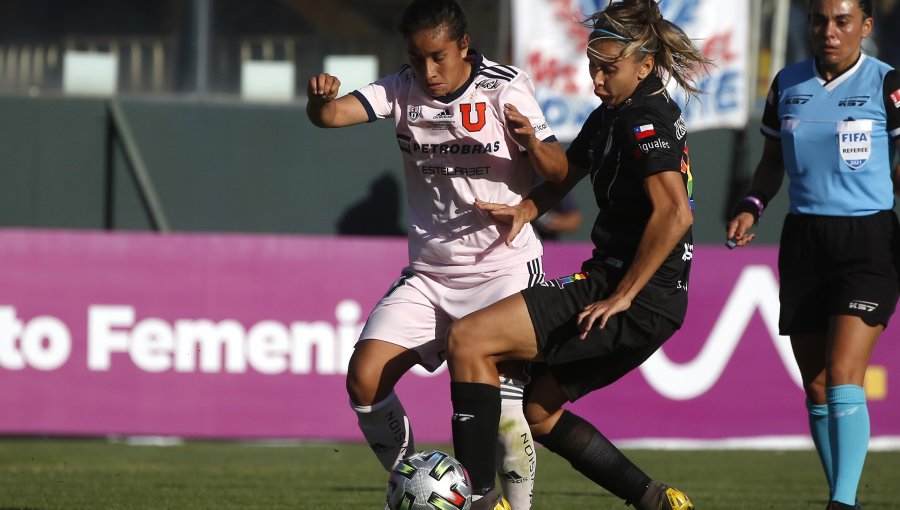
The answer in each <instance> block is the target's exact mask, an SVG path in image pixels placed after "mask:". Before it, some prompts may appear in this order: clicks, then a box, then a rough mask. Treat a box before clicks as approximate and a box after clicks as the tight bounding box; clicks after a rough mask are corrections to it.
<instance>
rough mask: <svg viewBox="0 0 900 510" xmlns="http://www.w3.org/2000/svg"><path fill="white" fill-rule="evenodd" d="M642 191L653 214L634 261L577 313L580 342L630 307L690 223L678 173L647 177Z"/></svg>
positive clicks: (686, 202)
mask: <svg viewBox="0 0 900 510" xmlns="http://www.w3.org/2000/svg"><path fill="white" fill-rule="evenodd" d="M644 189H645V190H646V192H647V195H648V196H649V197H650V202H651V203H652V204H653V213H652V214H651V215H650V220H649V221H648V222H647V227H646V228H645V229H644V233H643V234H642V235H641V241H640V243H639V244H638V249H637V253H635V255H634V261H633V262H632V264H631V266H630V267H629V268H628V271H626V272H625V276H623V277H622V281H621V282H619V285H618V286H617V287H616V290H615V291H614V292H613V294H612V295H611V296H610V297H609V298H607V299H604V300H602V301H597V302H595V303H592V304H590V305H588V306H587V307H585V309H584V311H582V312H581V313H580V314H578V327H579V329H580V330H581V338H582V339H584V338H585V337H587V333H588V331H590V330H591V329H592V328H593V327H594V326H595V325H597V326H598V327H600V328H604V327H605V326H606V322H607V320H609V318H610V317H612V316H613V315H615V314H617V313H619V312H623V311H625V310H627V309H629V308H630V307H631V302H632V301H633V300H634V297H635V296H636V295H637V293H638V292H639V291H640V290H641V289H642V288H644V285H646V284H647V282H648V281H650V278H651V277H652V276H653V274H654V273H655V272H656V270H657V269H659V267H660V266H661V265H662V263H663V262H664V261H665V260H666V257H668V256H669V253H671V252H672V249H673V248H675V245H676V244H677V243H678V242H679V241H680V240H681V238H682V237H683V236H684V234H685V233H687V231H688V229H689V228H691V224H693V222H694V215H693V213H691V205H690V203H689V202H688V198H687V193H686V192H685V189H684V182H683V181H682V178H681V174H680V173H679V172H675V171H669V172H660V173H658V174H654V175H651V176H650V177H648V178H646V179H644ZM598 321H599V323H598Z"/></svg>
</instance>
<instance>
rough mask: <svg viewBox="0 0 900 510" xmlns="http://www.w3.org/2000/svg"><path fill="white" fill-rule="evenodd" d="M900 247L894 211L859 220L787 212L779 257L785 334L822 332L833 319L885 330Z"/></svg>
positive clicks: (893, 302) (894, 298) (894, 292)
mask: <svg viewBox="0 0 900 510" xmlns="http://www.w3.org/2000/svg"><path fill="white" fill-rule="evenodd" d="M898 243H900V226H898V223H897V216H896V214H894V212H893V211H881V212H878V213H876V214H872V215H869V216H856V217H842V216H813V215H799V214H789V215H788V216H787V218H786V219H785V221H784V228H783V229H782V231H781V249H780V251H779V253H778V272H779V273H780V277H781V290H780V293H779V297H780V299H781V316H780V318H779V320H778V329H779V330H780V332H781V334H782V335H791V334H804V333H819V332H823V331H825V330H827V328H828V318H829V317H831V316H834V315H855V316H857V317H860V318H862V319H863V320H864V321H865V322H866V324H868V325H870V326H876V325H884V326H887V323H888V320H889V319H890V317H891V315H892V314H893V313H894V308H895V307H896V305H897V296H898V292H900V286H898V273H900V271H898V263H897V260H898Z"/></svg>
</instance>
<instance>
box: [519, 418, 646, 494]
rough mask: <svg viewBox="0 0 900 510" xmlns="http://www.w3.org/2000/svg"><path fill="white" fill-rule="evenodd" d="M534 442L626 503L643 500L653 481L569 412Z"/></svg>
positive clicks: (586, 423) (590, 427)
mask: <svg viewBox="0 0 900 510" xmlns="http://www.w3.org/2000/svg"><path fill="white" fill-rule="evenodd" d="M534 439H535V441H537V442H539V443H541V444H543V445H544V446H545V447H546V448H547V449H548V450H550V451H551V452H553V453H555V454H557V455H559V456H560V457H562V458H564V459H566V460H567V461H569V464H572V467H574V468H575V469H577V470H578V472H579V473H581V474H583V475H584V476H586V477H588V478H589V479H590V480H591V481H592V482H594V483H596V484H597V485H600V486H601V487H603V488H605V489H606V490H608V491H609V492H611V493H613V494H615V495H616V496H618V497H620V498H622V499H624V500H625V501H629V502H634V501H638V500H640V499H641V496H643V495H644V492H645V491H646V490H647V486H648V485H649V484H650V481H651V480H650V477H649V476H647V475H646V474H644V472H643V471H641V470H640V468H638V467H637V466H635V465H634V464H633V463H632V462H631V461H630V460H628V457H626V456H625V455H624V454H623V453H622V452H621V451H619V449H618V448H616V447H615V446H614V445H613V444H612V443H610V442H609V440H608V439H606V437H604V436H603V434H601V433H600V431H598V430H597V429H596V428H594V426H593V425H591V424H590V423H588V422H586V421H584V420H583V419H581V418H579V417H578V416H576V415H574V414H572V413H570V412H569V411H563V415H562V417H561V418H560V419H559V421H558V422H557V423H556V426H554V427H553V430H551V431H550V433H549V434H546V435H543V436H535V438H534Z"/></svg>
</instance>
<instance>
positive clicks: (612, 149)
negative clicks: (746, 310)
mask: <svg viewBox="0 0 900 510" xmlns="http://www.w3.org/2000/svg"><path fill="white" fill-rule="evenodd" d="M661 88H662V82H661V80H660V79H659V78H657V77H651V78H649V79H647V80H644V81H642V82H641V83H640V84H638V87H637V89H636V90H635V92H634V94H632V95H631V97H630V98H629V99H628V100H626V101H625V102H624V103H623V104H621V105H619V106H605V105H601V106H600V107H598V108H597V109H596V110H594V112H593V113H591V115H590V117H588V120H587V121H586V122H585V124H584V126H583V127H582V129H581V132H579V133H578V136H577V137H576V138H575V140H573V141H572V144H571V145H570V146H569V149H568V151H567V155H568V157H569V161H570V162H571V163H572V164H573V165H576V166H580V167H582V168H588V169H590V177H591V184H592V186H593V190H594V196H595V197H596V200H597V206H598V207H599V208H600V212H599V213H598V214H597V219H596V221H595V222H594V227H593V229H592V231H591V240H592V241H593V243H594V251H593V254H592V257H591V259H590V260H588V261H586V262H585V263H584V268H583V269H584V270H585V271H601V272H603V273H606V274H607V275H608V278H609V279H610V280H611V281H612V285H611V287H612V288H615V285H616V284H617V283H618V281H619V280H620V279H621V277H622V276H623V275H624V274H625V271H627V270H628V267H629V266H630V265H631V263H632V260H633V259H634V255H635V253H636V252H637V248H638V244H639V243H640V240H641V236H642V235H643V233H644V229H645V227H646V226H647V222H648V220H649V219H650V214H651V213H652V212H653V206H652V203H651V202H650V197H649V196H648V195H647V192H646V191H645V189H644V184H643V181H644V179H646V178H647V177H649V176H651V175H654V174H657V173H660V172H667V171H672V172H681V173H682V178H683V180H684V184H685V192H686V193H688V194H690V186H689V183H690V162H689V160H688V151H687V144H686V138H687V130H686V128H685V124H684V118H683V117H682V116H681V109H680V108H679V107H678V105H677V104H676V103H675V102H674V101H672V99H671V98H669V96H668V94H666V93H665V92H662V93H656V94H654V92H656V91H657V90H659V89H661ZM692 255H693V238H692V233H691V230H688V232H687V233H686V234H685V235H684V237H683V238H682V239H681V241H680V242H679V243H678V245H676V246H675V247H674V248H673V249H672V252H671V253H669V255H668V256H667V257H666V260H665V262H663V264H662V266H660V268H659V269H657V271H656V273H655V274H654V275H653V277H652V278H651V279H650V281H649V282H647V285H646V286H644V288H643V289H641V291H640V292H639V293H638V295H637V296H636V298H635V301H636V302H638V303H640V304H641V305H642V306H645V307H647V308H649V309H651V310H654V311H656V312H658V313H660V314H662V315H663V316H665V317H667V318H669V319H672V320H674V321H675V322H676V323H677V324H679V325H680V324H681V323H682V322H683V320H684V315H685V312H686V311H687V288H688V274H689V272H690V265H691V258H692Z"/></svg>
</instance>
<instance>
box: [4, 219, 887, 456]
mask: <svg viewBox="0 0 900 510" xmlns="http://www.w3.org/2000/svg"><path fill="white" fill-rule="evenodd" d="M589 253H590V246H589V245H588V244H584V243H577V244H548V246H547V247H546V253H545V260H544V262H545V269H546V271H547V275H548V277H558V276H563V275H567V274H571V273H573V272H576V271H577V270H578V268H579V266H580V263H581V261H582V260H583V259H584V258H585V257H587V256H588V255H589ZM775 260H776V250H775V249H774V248H772V247H759V248H750V249H744V250H734V251H728V250H726V249H725V248H724V247H718V246H698V247H696V249H695V251H694V269H693V274H692V280H691V288H690V296H691V298H690V299H691V301H690V306H689V311H688V318H687V321H686V323H685V326H684V327H683V328H682V329H681V330H680V331H679V332H678V333H677V334H676V336H675V337H673V338H672V339H671V340H670V341H669V342H668V343H667V344H666V345H665V346H664V348H663V350H662V351H661V352H660V353H657V355H656V356H654V357H653V358H651V359H650V360H648V362H647V363H645V365H644V366H643V367H641V369H639V370H637V371H635V372H632V373H631V374H629V375H627V376H626V377H625V378H623V379H622V380H621V381H619V382H617V383H616V384H614V385H613V386H611V387H609V388H606V389H604V390H601V391H598V392H595V393H594V394H592V395H589V396H588V397H585V398H584V399H582V400H581V401H579V402H577V403H575V404H573V405H572V408H573V409H575V410H576V411H577V412H579V413H580V414H582V415H583V416H584V417H585V418H587V419H588V420H590V421H592V422H594V423H595V424H597V425H598V427H599V428H600V429H601V430H603V431H604V432H605V433H606V434H607V435H608V436H609V437H610V438H613V439H618V440H643V439H654V440H697V441H710V440H713V441H718V440H731V439H735V438H736V439H746V440H754V439H760V438H773V437H774V438H792V437H793V438H803V437H805V436H806V418H805V414H804V407H803V398H804V397H803V393H802V391H801V390H800V387H799V382H798V379H797V374H796V373H795V370H794V368H793V363H792V356H791V353H790V347H789V345H788V344H787V342H786V339H784V338H781V337H779V336H778V335H777V327H776V325H777V317H778V294H777V290H778V289H777V273H776V271H775V270H774V264H775ZM405 262H406V244H405V241H404V240H403V239H383V238H338V237H308V236H269V235H266V236H262V235H258V236H257V235H206V234H203V235H201V234H174V235H157V234H141V233H102V232H75V231H34V230H0V409H2V410H3V411H2V412H0V434H29V435H91V436H93V435H102V436H105V435H162V436H181V437H191V438H241V439H333V440H353V441H356V440H361V436H360V434H359V432H358V430H357V428H356V419H355V416H354V415H353V413H352V412H351V411H350V409H349V407H348V405H347V396H346V393H345V391H344V374H345V372H346V364H347V359H348V358H349V356H350V353H351V350H352V345H353V342H354V341H355V340H356V335H357V334H358V332H359V329H360V327H361V326H362V323H363V322H364V321H365V319H366V315H367V313H368V311H369V309H370V308H371V307H372V305H374V304H375V302H376V301H377V300H378V299H379V298H380V297H381V295H382V294H383V293H384V292H385V290H386V289H387V288H388V287H389V285H390V284H391V283H392V282H393V280H394V279H395V278H396V277H397V276H398V275H399V272H400V270H401V269H402V267H403V265H404V264H405ZM898 337H900V334H898V332H897V327H896V326H894V327H891V328H889V329H888V330H887V332H886V333H885V334H884V335H883V336H882V339H881V341H880V343H879V345H878V347H877V349H876V351H875V354H874V357H873V360H872V367H871V369H870V371H869V374H868V378H867V383H866V389H867V392H868V394H869V410H870V414H871V416H872V433H873V444H876V445H877V444H879V441H886V442H888V443H891V444H894V443H892V442H893V441H896V440H897V438H898V437H900V382H898V381H900V377H898V376H897V374H898V373H900V348H898V345H897V342H898V340H900V338H898ZM398 393H399V394H400V396H401V398H402V399H403V401H404V403H405V405H406V408H407V410H408V411H409V413H410V416H411V419H412V420H413V426H414V427H415V429H416V436H417V438H418V439H419V441H425V442H434V441H447V440H449V437H450V423H449V418H450V404H449V396H448V394H449V391H448V378H447V374H446V371H445V370H442V371H441V372H439V373H438V374H436V375H426V374H425V373H424V372H421V373H420V372H414V373H410V374H407V376H406V377H405V378H404V380H403V381H401V383H400V386H399V387H398Z"/></svg>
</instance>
